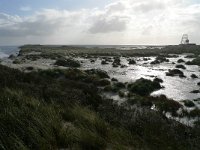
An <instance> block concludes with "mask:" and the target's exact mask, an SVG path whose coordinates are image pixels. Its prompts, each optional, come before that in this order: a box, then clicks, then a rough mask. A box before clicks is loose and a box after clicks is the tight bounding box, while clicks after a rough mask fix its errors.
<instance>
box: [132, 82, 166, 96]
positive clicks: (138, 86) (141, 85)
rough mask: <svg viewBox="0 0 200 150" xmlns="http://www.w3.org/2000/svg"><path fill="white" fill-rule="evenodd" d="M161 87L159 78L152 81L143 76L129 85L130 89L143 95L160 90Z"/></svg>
mask: <svg viewBox="0 0 200 150" xmlns="http://www.w3.org/2000/svg"><path fill="white" fill-rule="evenodd" d="M161 88H162V86H161V85H160V83H159V82H158V80H154V81H151V80H147V79H144V78H141V79H139V80H137V81H136V82H134V83H130V84H129V85H128V89H129V91H130V92H133V93H136V94H139V95H141V96H146V95H149V94H150V93H152V92H153V91H155V90H159V89H161Z"/></svg>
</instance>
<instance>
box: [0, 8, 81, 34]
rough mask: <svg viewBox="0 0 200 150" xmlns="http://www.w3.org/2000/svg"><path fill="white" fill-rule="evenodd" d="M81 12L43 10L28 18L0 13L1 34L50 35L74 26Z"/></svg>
mask: <svg viewBox="0 0 200 150" xmlns="http://www.w3.org/2000/svg"><path fill="white" fill-rule="evenodd" d="M78 15H79V14H73V13H68V12H61V11H55V10H52V11H51V10H48V11H43V12H40V13H37V14H35V15H34V16H31V17H28V18H20V17H14V16H10V15H7V14H0V35H1V36H4V37H9V36H11V37H20V36H21V37H22V36H24V37H28V36H48V35H52V34H54V33H56V32H58V31H59V30H60V29H61V28H68V27H69V26H74V22H75V21H77V20H79V19H80V18H78V17H77V16H78Z"/></svg>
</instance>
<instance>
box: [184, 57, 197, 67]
mask: <svg viewBox="0 0 200 150" xmlns="http://www.w3.org/2000/svg"><path fill="white" fill-rule="evenodd" d="M186 64H187V65H198V66H200V57H197V58H195V59H193V60H192V61H188V62H186Z"/></svg>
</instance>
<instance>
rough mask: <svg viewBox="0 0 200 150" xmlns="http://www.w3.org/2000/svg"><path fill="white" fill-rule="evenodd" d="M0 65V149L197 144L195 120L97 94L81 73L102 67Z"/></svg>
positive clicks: (92, 73) (87, 75) (179, 146)
mask: <svg viewBox="0 0 200 150" xmlns="http://www.w3.org/2000/svg"><path fill="white" fill-rule="evenodd" d="M0 70H1V71H0V76H1V78H0V108H1V109H0V120H1V121H0V149H3V150H7V149H9V150H10V149H11V150H12V149H20V150H21V149H85V150H86V149H87V150H93V149H95V150H98V149H99V150H102V149H120V150H121V149H162V150H165V149H166V150H169V149H177V150H179V149H180V150H187V149H199V148H200V145H199V135H200V134H199V132H197V131H198V129H199V126H198V125H196V126H195V127H193V128H191V127H187V126H185V125H182V124H180V123H178V122H176V121H173V120H169V119H167V118H166V117H165V116H164V115H163V114H161V113H159V112H156V111H153V110H151V109H149V108H148V107H143V106H138V107H132V106H131V105H128V104H127V103H124V104H122V105H118V104H116V103H115V102H114V101H113V100H109V99H104V98H102V97H101V96H100V95H99V91H98V88H97V87H96V86H95V84H94V83H93V82H90V83H88V82H87V80H86V79H88V78H91V77H92V76H96V77H97V78H98V79H102V78H107V75H106V74H105V73H103V74H102V73H100V74H99V72H98V73H97V72H96V73H95V71H89V72H88V73H87V72H85V71H80V70H78V69H74V71H73V70H71V69H67V70H46V71H38V72H30V73H24V72H20V71H18V70H15V69H11V68H8V67H4V66H1V65H0Z"/></svg>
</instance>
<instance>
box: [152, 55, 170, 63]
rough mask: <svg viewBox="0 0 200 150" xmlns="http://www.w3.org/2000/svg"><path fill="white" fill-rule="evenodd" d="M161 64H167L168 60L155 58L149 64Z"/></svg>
mask: <svg viewBox="0 0 200 150" xmlns="http://www.w3.org/2000/svg"><path fill="white" fill-rule="evenodd" d="M163 62H169V59H167V58H166V57H165V56H162V55H160V56H157V57H156V59H155V60H154V61H152V62H151V64H160V63H163Z"/></svg>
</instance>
